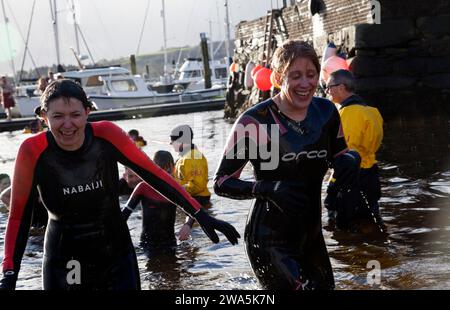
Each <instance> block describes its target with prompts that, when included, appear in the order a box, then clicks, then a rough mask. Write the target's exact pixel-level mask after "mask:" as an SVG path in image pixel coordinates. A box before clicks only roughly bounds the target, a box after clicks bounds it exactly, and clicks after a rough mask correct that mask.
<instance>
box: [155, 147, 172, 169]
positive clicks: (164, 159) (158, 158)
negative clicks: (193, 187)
mask: <svg viewBox="0 0 450 310" xmlns="http://www.w3.org/2000/svg"><path fill="white" fill-rule="evenodd" d="M153 161H154V162H155V164H157V165H158V166H159V167H161V168H162V169H164V170H167V169H168V168H170V167H173V166H175V162H174V160H173V157H172V154H170V152H167V151H157V152H156V153H155V155H153Z"/></svg>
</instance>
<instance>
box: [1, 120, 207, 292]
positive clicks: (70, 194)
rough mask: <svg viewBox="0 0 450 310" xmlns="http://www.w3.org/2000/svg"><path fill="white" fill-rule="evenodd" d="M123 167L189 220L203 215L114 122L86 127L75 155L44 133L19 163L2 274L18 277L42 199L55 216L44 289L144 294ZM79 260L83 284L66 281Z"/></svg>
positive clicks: (24, 149)
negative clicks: (121, 192) (125, 204)
mask: <svg viewBox="0 0 450 310" xmlns="http://www.w3.org/2000/svg"><path fill="white" fill-rule="evenodd" d="M117 162H120V163H122V164H123V165H125V166H127V167H130V168H131V169H133V171H135V172H136V173H137V174H138V175H139V176H140V177H141V178H142V179H143V180H145V181H146V182H148V183H150V184H152V186H153V187H154V188H155V189H156V190H158V191H159V192H160V193H161V194H163V195H164V196H165V197H167V198H168V199H170V200H171V201H172V202H174V203H175V204H176V205H178V206H180V207H182V208H183V210H184V211H185V212H186V213H188V214H190V215H193V214H194V213H195V212H196V210H198V209H199V207H200V206H199V205H198V203H197V202H196V201H195V200H193V199H192V198H191V197H190V196H189V194H187V193H185V192H184V191H183V192H179V191H178V190H177V189H176V188H179V186H178V185H177V183H176V182H175V181H174V180H173V179H172V177H171V176H170V175H168V174H167V173H166V172H165V171H163V170H162V169H160V168H159V167H158V166H157V165H155V164H154V163H153V162H152V161H151V160H150V159H149V158H148V157H147V156H146V155H145V154H144V153H143V152H141V151H140V150H139V149H138V148H137V147H136V146H135V144H134V142H133V141H131V140H130V139H129V138H128V137H127V135H126V133H125V132H123V131H122V130H121V129H120V128H119V127H117V126H116V125H114V124H112V123H111V122H98V123H88V124H87V125H86V130H85V140H84V143H83V145H82V146H81V147H80V149H78V150H76V151H65V150H63V149H61V148H60V147H58V145H57V144H56V142H55V140H54V138H53V135H52V134H51V132H47V133H40V134H38V135H35V136H33V137H30V138H28V139H27V140H25V141H24V142H23V143H22V145H21V146H20V149H19V152H18V155H17V159H16V165H15V168H14V169H15V170H14V178H13V190H12V193H11V194H12V200H11V201H12V204H11V211H10V215H9V221H8V226H7V230H6V237H5V255H4V259H3V272H4V274H7V273H8V272H9V271H14V272H15V274H17V273H18V272H19V269H20V263H21V260H22V256H23V253H24V249H25V245H26V243H27V238H28V231H29V227H30V220H31V213H32V207H33V205H34V202H35V201H36V196H37V195H38V191H39V193H40V196H41V198H42V201H43V203H44V205H45V207H46V209H47V211H48V214H49V222H48V225H47V230H46V235H45V244H44V259H43V287H44V289H139V288H140V279H139V272H138V266H137V261H136V254H135V252H134V248H133V245H132V242H131V238H130V234H129V231H128V227H127V225H126V223H125V221H124V220H123V219H122V216H121V210H120V206H119V200H118V180H119V176H118V164H117ZM73 260H76V261H78V262H79V264H80V267H81V284H78V282H70V283H69V281H67V279H68V278H67V276H68V273H69V272H71V271H73V270H74V267H72V266H74V265H73V264H70V261H73ZM68 263H69V267H68V265H67V264H68ZM71 275H73V274H72V273H71ZM75 279H76V278H75ZM74 283H75V284H74Z"/></svg>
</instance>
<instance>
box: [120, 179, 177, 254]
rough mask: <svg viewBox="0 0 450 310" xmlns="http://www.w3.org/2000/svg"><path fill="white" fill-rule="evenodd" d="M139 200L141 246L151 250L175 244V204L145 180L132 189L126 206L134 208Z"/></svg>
mask: <svg viewBox="0 0 450 310" xmlns="http://www.w3.org/2000/svg"><path fill="white" fill-rule="evenodd" d="M139 202H141V204H142V232H141V245H142V247H143V248H144V249H145V250H148V251H152V250H157V249H164V248H170V247H172V246H176V245H177V241H176V238H175V215H176V207H175V205H174V204H173V203H171V202H170V201H167V199H166V198H164V197H163V196H161V195H160V194H159V193H158V192H157V191H155V190H154V189H153V188H152V187H151V186H149V185H148V184H147V183H145V182H141V183H139V185H138V186H137V187H136V189H135V190H134V191H133V194H132V195H131V197H130V199H129V200H128V202H127V208H130V209H132V210H134V209H135V208H136V206H137V205H138V203H139Z"/></svg>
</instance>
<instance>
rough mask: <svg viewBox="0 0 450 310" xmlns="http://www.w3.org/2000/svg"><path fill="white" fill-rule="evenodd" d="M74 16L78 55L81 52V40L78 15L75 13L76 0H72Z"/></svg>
mask: <svg viewBox="0 0 450 310" xmlns="http://www.w3.org/2000/svg"><path fill="white" fill-rule="evenodd" d="M72 18H73V26H74V28H75V43H76V46H77V55H80V54H81V50H80V40H79V39H78V24H77V16H76V13H75V1H74V0H72Z"/></svg>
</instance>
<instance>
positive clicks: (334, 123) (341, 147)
mask: <svg viewBox="0 0 450 310" xmlns="http://www.w3.org/2000/svg"><path fill="white" fill-rule="evenodd" d="M347 150H348V147H347V143H346V142H345V136H344V129H343V127H342V123H341V118H340V116H339V112H338V111H337V109H334V111H333V115H332V119H331V135H330V151H331V155H332V158H336V157H338V156H339V155H342V154H344V153H345V152H346V151H347Z"/></svg>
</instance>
